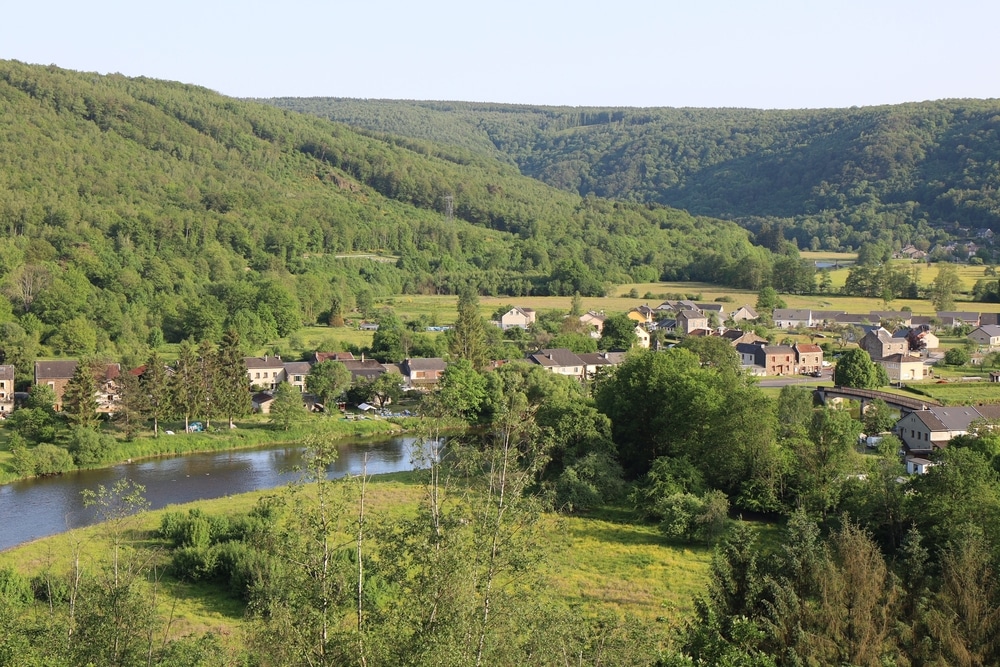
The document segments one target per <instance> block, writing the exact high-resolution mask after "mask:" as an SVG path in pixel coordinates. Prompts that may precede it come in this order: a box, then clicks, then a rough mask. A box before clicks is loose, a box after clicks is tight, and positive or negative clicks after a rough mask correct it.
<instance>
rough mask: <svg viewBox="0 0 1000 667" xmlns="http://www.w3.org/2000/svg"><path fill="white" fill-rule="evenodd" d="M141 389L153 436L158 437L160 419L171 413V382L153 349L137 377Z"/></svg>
mask: <svg viewBox="0 0 1000 667" xmlns="http://www.w3.org/2000/svg"><path fill="white" fill-rule="evenodd" d="M139 383H140V385H141V386H142V390H143V391H144V392H145V394H146V402H147V408H148V411H147V414H148V416H149V418H150V419H152V420H153V437H154V438H158V437H160V420H161V419H164V418H166V416H167V415H169V414H171V412H172V411H171V402H172V401H171V396H170V389H171V383H170V382H169V380H168V378H167V373H166V369H165V368H164V366H163V362H162V361H160V355H159V354H158V353H157V352H156V350H153V352H152V354H150V355H149V360H148V361H147V362H146V370H145V371H144V372H143V373H142V375H141V376H140V378H139Z"/></svg>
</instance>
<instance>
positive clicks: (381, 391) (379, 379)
mask: <svg viewBox="0 0 1000 667" xmlns="http://www.w3.org/2000/svg"><path fill="white" fill-rule="evenodd" d="M365 388H366V391H367V392H368V396H369V397H370V399H371V400H374V401H375V402H376V403H378V407H379V409H382V408H384V407H385V406H386V405H388V404H389V403H392V402H393V401H398V400H399V397H400V396H401V395H402V393H403V376H402V375H400V374H398V373H382V374H381V375H378V376H376V377H374V378H372V379H371V380H370V381H369V382H368V383H367V385H366V387H365Z"/></svg>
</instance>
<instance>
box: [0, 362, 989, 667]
mask: <svg viewBox="0 0 1000 667" xmlns="http://www.w3.org/2000/svg"><path fill="white" fill-rule="evenodd" d="M724 350H725V351H724ZM699 355H700V356H699ZM633 397H642V400H629V399H631V398H633ZM421 415H422V418H421V424H422V427H421V429H422V430H421V433H422V437H423V439H424V441H425V443H428V444H430V445H431V448H430V450H429V451H430V454H429V455H428V457H427V461H426V464H427V466H428V467H427V468H426V469H425V470H423V471H421V472H417V473H412V475H413V477H411V479H417V480H419V482H418V483H417V484H412V483H411V484H408V485H406V490H405V491H398V492H397V491H382V492H380V491H377V490H376V489H377V487H378V486H379V485H378V484H374V483H372V481H371V480H370V479H369V478H368V477H367V476H365V475H363V474H362V475H358V476H356V477H353V478H350V479H347V480H339V481H328V480H326V479H325V474H323V473H324V471H325V466H326V464H327V463H328V462H329V457H330V455H331V448H330V446H329V443H328V441H327V440H326V439H325V438H316V439H315V440H314V441H313V442H312V446H313V450H314V458H313V459H312V461H313V465H311V466H310V467H309V470H308V471H306V478H305V482H307V483H303V484H300V485H294V486H293V487H290V488H289V489H287V490H284V491H279V492H277V493H268V494H258V495H257V498H258V500H257V501H256V503H255V504H254V505H253V506H252V508H249V509H248V508H247V507H246V505H240V504H239V503H236V504H231V505H229V507H230V508H231V509H230V510H229V511H227V512H221V513H220V512H211V511H206V510H200V509H194V510H190V511H183V510H180V511H169V512H166V513H163V514H161V515H160V521H159V524H158V525H159V527H158V528H156V529H155V530H153V531H150V526H149V524H148V522H147V523H146V524H140V523H133V522H140V521H141V520H142V519H141V515H133V514H131V513H130V511H126V510H131V509H135V508H136V507H141V504H142V503H141V498H140V496H139V495H138V494H137V493H136V492H137V490H136V489H132V488H129V487H128V486H127V485H123V486H120V487H116V488H113V489H98V490H96V491H95V494H94V496H93V497H92V498H91V501H93V502H95V503H97V506H98V507H100V508H101V509H102V511H105V512H107V515H108V517H109V519H110V520H109V522H108V523H106V524H104V525H103V527H102V528H100V529H99V530H101V531H102V532H103V535H104V537H103V539H102V540H99V541H98V542H96V543H95V545H93V546H91V547H90V550H89V551H88V552H84V550H83V549H82V547H81V546H79V544H80V542H79V541H78V540H74V539H72V538H71V539H69V540H68V543H69V544H77V545H78V546H76V547H72V548H71V551H72V553H67V552H65V551H62V553H59V549H58V548H57V550H56V552H53V554H58V558H57V557H56V556H55V555H50V556H48V557H45V556H44V555H42V556H41V557H39V554H45V553H46V550H45V549H39V547H38V545H32V546H31V547H26V549H30V550H31V553H34V554H35V557H34V559H32V561H31V562H28V559H25V558H17V557H16V554H17V553H18V552H14V556H15V558H16V560H7V561H6V563H7V565H6V567H4V568H3V569H0V573H2V574H0V580H2V581H3V585H2V587H0V590H2V591H3V594H2V596H0V598H2V602H0V624H2V626H0V637H2V638H4V639H3V640H2V641H0V664H17V665H25V664H27V665H30V664H39V665H41V664H44V665H59V664H67V665H69V664H86V663H87V662H93V663H94V664H114V665H133V664H135V665H138V664H162V665H172V664H182V663H183V664H205V665H216V664H218V665H224V664H255V665H256V664H261V665H299V664H327V665H335V664H344V663H345V662H359V663H362V664H415V665H416V664H435V665H441V664H445V665H447V664H455V665H468V664H475V663H479V664H511V665H514V664H565V662H566V661H567V660H568V659H572V660H573V661H574V662H577V663H582V664H659V665H685V664H739V665H798V664H837V663H846V664H857V665H876V664H880V665H881V664H921V665H932V664H969V665H976V664H981V665H987V664H993V663H995V661H996V660H997V659H998V655H997V653H996V651H997V647H996V643H995V641H994V640H993V638H994V637H995V636H996V635H997V630H1000V628H998V627H997V623H998V621H1000V619H998V618H997V616H996V614H995V609H996V608H997V607H996V603H997V602H998V594H1000V591H998V588H997V576H996V569H995V563H996V558H997V553H996V546H995V545H996V544H997V537H998V536H997V534H996V533H997V530H998V529H1000V477H998V473H997V470H996V467H995V463H996V461H997V455H998V453H1000V446H998V445H997V436H996V434H995V432H994V431H992V430H990V429H980V430H978V431H976V433H974V434H972V435H971V436H969V437H967V438H963V439H960V440H956V441H955V442H953V443H952V446H951V447H949V448H948V449H947V450H945V451H944V452H943V453H942V455H941V459H940V463H941V465H939V466H936V467H933V468H931V470H930V472H929V473H928V474H926V475H922V476H916V477H912V478H905V477H904V475H903V471H902V469H901V466H900V464H899V461H898V459H897V457H896V455H895V451H896V449H898V447H899V443H898V442H897V441H894V439H893V438H886V439H885V440H884V441H883V443H882V445H881V447H880V449H879V450H878V452H877V453H876V454H869V455H862V454H860V453H858V452H857V450H856V446H855V444H856V442H857V435H858V433H859V432H860V430H861V424H860V422H857V421H856V420H855V419H854V418H852V417H851V415H850V413H849V412H848V411H846V410H839V409H836V408H815V407H814V406H813V405H812V398H811V395H810V393H809V392H808V390H806V389H802V388H798V387H794V386H792V387H786V388H784V389H783V390H782V391H781V394H780V395H779V397H778V398H777V399H776V400H772V399H769V398H767V397H766V396H765V395H764V394H763V393H762V391H761V390H760V389H759V388H758V387H756V385H755V384H754V383H753V381H752V380H750V379H748V378H745V377H743V376H742V375H741V374H740V372H739V370H738V363H736V361H735V359H734V358H733V356H732V352H731V349H730V348H728V347H726V348H722V347H720V348H719V349H710V348H709V347H708V346H702V347H700V348H699V349H698V350H697V353H696V352H695V351H692V350H690V349H687V348H685V347H678V348H674V349H672V350H669V351H666V352H657V353H654V352H638V353H633V354H631V355H629V356H628V357H627V359H626V361H625V362H624V363H623V364H622V365H621V366H620V367H619V368H618V369H617V370H616V371H615V372H614V373H612V374H609V375H607V376H606V377H603V378H600V379H598V380H596V381H595V383H594V385H593V387H592V398H591V397H588V395H587V394H586V393H585V388H583V387H581V386H580V385H579V383H577V382H575V381H574V380H572V379H569V378H564V377H559V376H554V375H552V374H550V373H548V372H546V371H545V370H543V369H541V368H539V367H533V366H530V365H527V364H523V363H517V362H515V363H510V364H507V365H504V366H503V367H501V368H499V369H497V370H495V371H491V372H488V373H480V372H478V371H477V370H476V369H475V368H474V367H473V366H472V365H471V364H470V363H464V364H463V363H459V364H456V365H454V366H452V367H449V369H448V371H447V372H446V377H445V380H444V381H443V383H442V386H441V388H440V390H439V391H438V392H436V393H434V394H430V395H429V396H428V397H427V399H426V401H425V403H424V404H423V405H422V407H421ZM456 417H457V418H461V419H463V420H466V421H467V422H468V423H469V424H470V425H472V426H475V427H476V430H477V431H478V433H477V435H475V436H468V437H461V436H459V437H454V438H452V439H450V440H449V442H448V445H447V447H446V448H445V449H443V450H441V449H439V448H436V447H434V443H439V442H440V435H441V433H440V431H439V430H438V429H439V428H440V427H441V426H442V425H443V424H444V423H447V422H442V421H441V420H442V419H455V418H456ZM901 479H902V481H901ZM385 488H387V489H389V488H396V487H391V486H390V487H385ZM386 492H388V493H389V496H390V498H389V499H388V500H387V499H386V498H385V497H384V496H383V497H382V498H381V499H379V498H380V495H381V494H382V493H386ZM122 502H124V505H122V504H121V503H122ZM230 502H232V501H230ZM630 507H632V508H634V509H629V508H630ZM614 508H618V509H614ZM553 512H557V513H560V514H562V515H564V516H567V517H570V518H568V519H567V521H570V522H579V521H584V522H587V521H588V519H587V518H586V517H587V516H588V515H589V516H592V517H593V518H592V519H590V520H589V521H590V523H585V524H580V523H571V524H570V525H572V526H577V527H578V528H577V530H580V531H582V532H581V533H578V534H580V535H582V536H588V535H589V534H590V532H589V531H599V534H603V535H604V537H603V540H604V541H605V542H606V543H607V544H608V545H609V546H606V547H604V548H614V549H616V550H617V551H618V554H619V555H618V557H617V559H616V560H618V559H620V561H619V562H617V563H616V565H615V567H616V568H617V571H618V572H619V573H620V574H621V576H625V577H637V578H638V580H639V581H643V582H644V581H645V580H646V579H645V578H644V575H640V573H639V570H642V569H643V568H650V567H652V568H655V569H656V571H662V572H663V573H664V577H665V578H666V580H665V581H664V582H663V585H664V586H665V587H666V588H660V587H653V588H647V584H645V583H644V584H642V588H641V589H640V590H643V591H652V594H653V595H654V596H656V597H654V598H653V600H650V599H649V598H648V597H647V598H641V597H640V598H638V599H636V598H635V596H634V595H633V594H632V593H627V592H626V590H627V589H626V590H623V589H622V588H621V585H620V584H619V585H617V586H616V585H615V584H614V583H613V582H611V581H608V580H607V579H606V578H602V577H600V576H599V575H597V574H594V575H592V576H586V575H585V576H584V580H583V581H581V582H580V583H579V584H575V585H568V581H571V580H572V579H573V578H574V577H576V578H579V576H578V575H574V574H573V571H574V570H576V569H577V568H579V569H580V570H581V571H582V572H584V573H587V572H590V571H591V568H593V567H595V565H594V563H597V562H600V561H599V560H598V557H597V556H596V554H594V553H592V552H590V551H588V550H587V549H586V548H584V549H583V550H581V551H579V552H577V551H575V549H576V546H575V545H577V544H583V543H585V540H583V539H581V538H576V539H575V540H573V541H572V542H571V543H570V544H571V546H568V547H560V546H559V545H560V544H564V542H563V538H556V536H557V535H560V534H563V533H561V531H564V530H573V529H572V528H569V529H568V528H566V524H562V526H563V527H560V523H559V520H558V519H557V518H556V516H557V515H556V514H554V513H553ZM748 512H751V513H752V514H753V515H754V516H762V517H768V518H770V519H772V520H777V521H778V527H777V528H769V529H768V530H765V531H763V532H762V531H761V528H760V527H759V524H750V523H747V522H744V521H742V520H740V519H738V518H737V519H734V517H738V516H739V515H740V514H746V513H748ZM577 517H579V518H577ZM602 517H609V518H610V517H617V518H616V521H618V522H623V523H614V522H613V523H610V524H609V523H607V522H606V519H605V521H604V522H602V521H601V519H602ZM643 526H648V527H656V526H658V531H657V532H658V533H659V536H656V535H655V534H654V533H653V532H649V530H648V528H644V527H643ZM635 541H638V543H639V544H643V543H645V544H649V545H651V546H650V547H646V548H643V549H638V550H633V551H623V550H620V549H621V546H623V545H625V544H628V543H629V542H635ZM685 544H688V545H692V547H695V548H694V550H693V551H692V552H691V553H692V555H693V558H691V559H690V560H689V562H688V565H686V566H684V567H683V568H682V569H681V570H676V569H661V568H663V563H664V562H665V560H666V559H667V554H669V553H671V551H672V550H673V549H676V548H677V547H682V546H683V545H685ZM711 544H716V545H717V547H716V550H715V553H714V555H713V556H712V558H711V563H710V565H709V566H708V568H707V570H706V568H705V560H706V558H707V556H706V554H705V551H704V548H705V547H704V545H711ZM102 545H103V546H102ZM611 545H614V546H611ZM695 545H702V546H697V547H696V546H695ZM689 548H691V547H689ZM63 549H65V547H63ZM563 549H568V550H567V551H563ZM88 554H89V555H88ZM628 562H631V563H633V565H634V568H635V569H634V568H633V567H632V566H628V565H627V564H626V563H628ZM646 576H648V575H646ZM591 579H592V581H591ZM600 582H604V583H603V584H601V583H600ZM698 582H705V583H704V584H703V585H704V586H705V588H704V589H702V592H701V593H698V589H699V588H700V587H701V584H699V583H698ZM675 586H676V587H680V588H682V589H683V590H686V591H688V593H687V594H688V595H690V596H691V597H690V598H689V600H690V601H689V602H686V603H684V602H678V600H677V593H676V590H674V591H673V592H671V589H674V587H675ZM595 587H596V588H595ZM543 590H544V591H546V592H545V593H544V594H540V593H539V591H543ZM595 590H596V591H597V592H595ZM576 591H582V595H581V593H579V592H576ZM644 594H645V595H648V594H649V593H648V592H645V593H644ZM201 595H208V596H209V598H206V600H209V599H210V600H214V602H212V603H211V604H212V605H214V606H217V607H219V608H223V609H226V610H227V611H226V612H225V613H224V614H223V617H224V620H222V618H223V617H220V616H218V615H216V616H214V618H215V620H214V621H212V622H211V625H210V626H209V628H207V629H206V628H205V627H199V626H197V624H194V625H192V624H191V623H190V622H187V621H185V622H182V619H180V618H176V617H175V614H176V613H177V610H178V609H179V608H180V609H182V610H184V617H185V618H188V616H189V615H190V612H189V611H187V609H188V605H190V604H191V600H192V599H193V597H192V596H201ZM175 596H181V597H179V598H176V601H172V598H175ZM608 597H611V598H612V600H614V599H616V598H617V599H621V600H623V602H621V603H620V604H613V603H612V604H609V603H608V600H607V598H608ZM600 598H605V601H604V602H602V601H601V599H600ZM657 598H659V599H660V600H662V603H663V607H662V609H663V611H662V613H661V614H658V615H654V614H655V612H653V613H651V607H653V608H655V604H656V599H657ZM222 601H225V602H222ZM651 602H652V604H650V603H651ZM633 604H634V605H635V610H636V611H637V612H639V613H635V614H632V613H631V610H632V608H633V607H632V605H633ZM219 623H222V627H224V628H225V632H224V633H220V632H219V631H218V628H219V627H220V626H219ZM212 628H215V629H214V630H213V629H212ZM184 630H186V631H187V632H186V633H185V632H184ZM206 630H207V631H206ZM570 656H572V658H570ZM4 660H6V662H4Z"/></svg>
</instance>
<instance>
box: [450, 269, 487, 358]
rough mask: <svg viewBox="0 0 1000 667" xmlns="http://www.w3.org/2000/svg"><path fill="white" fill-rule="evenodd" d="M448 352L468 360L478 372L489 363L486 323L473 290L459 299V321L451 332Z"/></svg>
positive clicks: (468, 289)
mask: <svg viewBox="0 0 1000 667" xmlns="http://www.w3.org/2000/svg"><path fill="white" fill-rule="evenodd" d="M448 352H450V353H451V355H452V356H454V357H456V358H458V359H468V360H469V361H470V362H472V366H473V367H474V368H475V369H476V370H481V369H483V368H484V367H485V366H486V364H487V362H488V361H489V353H488V348H487V346H486V322H485V321H484V320H483V316H482V315H481V314H480V313H479V296H478V295H477V294H476V292H475V290H473V289H471V288H467V289H465V290H463V291H462V293H461V294H460V295H459V297H458V319H457V320H456V321H455V326H454V327H453V328H452V330H451V331H450V332H449V339H448Z"/></svg>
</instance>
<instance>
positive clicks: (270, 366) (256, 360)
mask: <svg viewBox="0 0 1000 667" xmlns="http://www.w3.org/2000/svg"><path fill="white" fill-rule="evenodd" d="M243 364H244V365H245V366H246V369H247V378H248V379H249V380H250V386H251V387H254V388H256V389H274V388H275V387H277V386H278V383H279V382H283V381H284V380H285V364H284V362H282V361H281V357H279V356H277V355H275V356H273V357H272V356H267V355H265V356H263V357H243Z"/></svg>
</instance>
